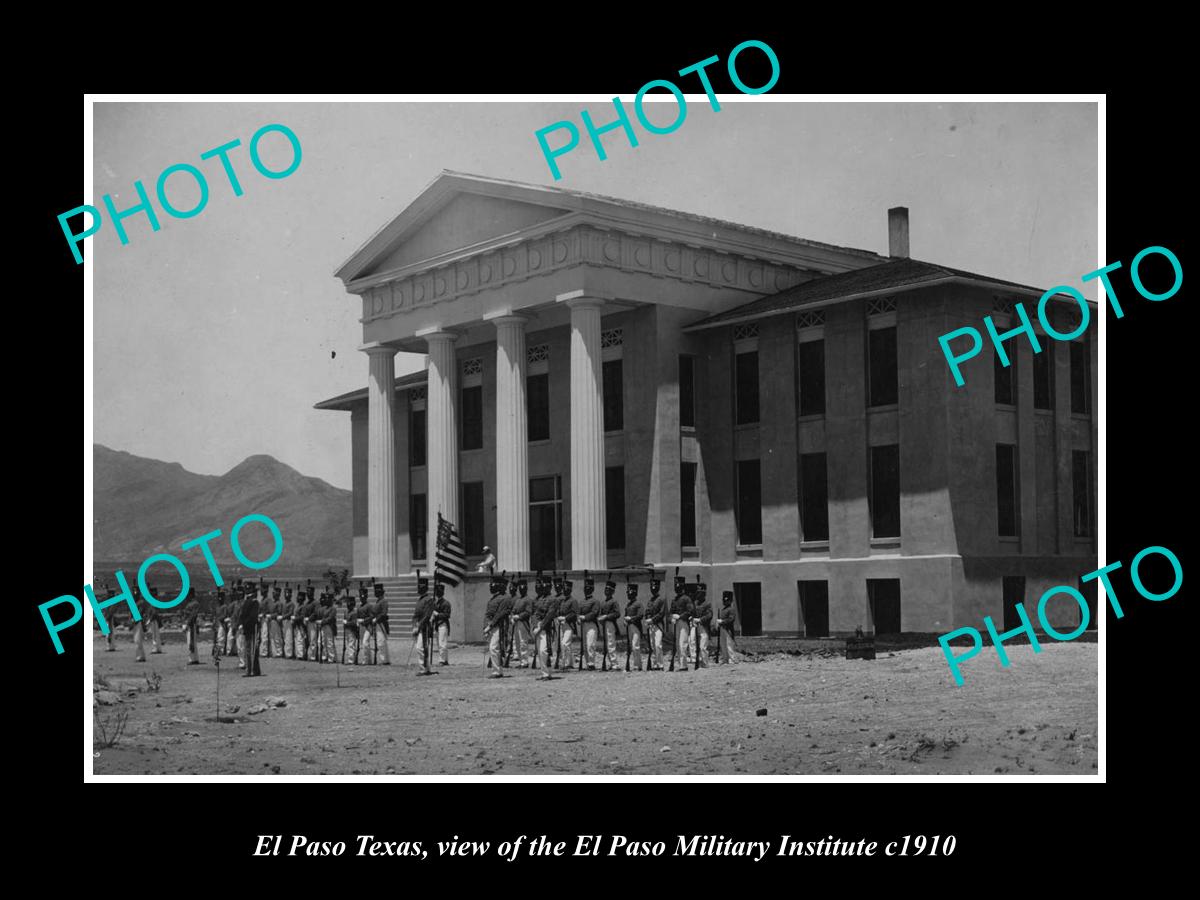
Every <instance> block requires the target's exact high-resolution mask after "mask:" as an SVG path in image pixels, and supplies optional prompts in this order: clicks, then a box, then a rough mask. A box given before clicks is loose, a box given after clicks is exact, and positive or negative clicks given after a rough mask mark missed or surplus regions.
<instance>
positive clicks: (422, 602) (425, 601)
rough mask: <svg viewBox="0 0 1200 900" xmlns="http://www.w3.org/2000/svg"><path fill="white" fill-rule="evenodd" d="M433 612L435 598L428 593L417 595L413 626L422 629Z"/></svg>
mask: <svg viewBox="0 0 1200 900" xmlns="http://www.w3.org/2000/svg"><path fill="white" fill-rule="evenodd" d="M432 614H433V598H432V597H430V596H429V595H428V594H422V595H421V596H419V597H417V605H416V606H414V607H413V628H414V629H420V628H421V627H422V626H423V625H424V624H425V621H426V619H428V618H429V616H430V615H432Z"/></svg>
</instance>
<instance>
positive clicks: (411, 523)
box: [408, 494, 427, 559]
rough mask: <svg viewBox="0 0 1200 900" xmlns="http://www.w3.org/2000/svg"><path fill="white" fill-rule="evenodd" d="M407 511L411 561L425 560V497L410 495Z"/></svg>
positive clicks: (422, 495)
mask: <svg viewBox="0 0 1200 900" xmlns="http://www.w3.org/2000/svg"><path fill="white" fill-rule="evenodd" d="M408 510H409V515H408V533H409V534H410V535H411V536H412V538H411V541H410V543H411V544H412V557H413V559H426V558H427V557H426V556H425V525H426V523H427V519H426V511H425V495H424V494H410V495H409V503H408Z"/></svg>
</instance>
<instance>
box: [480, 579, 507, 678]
mask: <svg viewBox="0 0 1200 900" xmlns="http://www.w3.org/2000/svg"><path fill="white" fill-rule="evenodd" d="M504 588H505V583H504V579H503V578H500V577H498V576H496V575H493V576H492V585H491V589H492V596H491V598H490V599H489V600H488V604H487V608H486V609H485V610H484V613H483V636H484V639H485V640H486V641H487V642H488V661H487V664H488V666H489V667H490V668H491V670H492V671H491V674H490V675H488V677H489V678H503V677H504V672H503V671H502V668H503V665H502V662H501V659H500V656H501V652H502V649H503V636H504V622H505V621H507V618H508V613H507V609H508V608H509V599H508V595H507V594H506V593H505V591H504Z"/></svg>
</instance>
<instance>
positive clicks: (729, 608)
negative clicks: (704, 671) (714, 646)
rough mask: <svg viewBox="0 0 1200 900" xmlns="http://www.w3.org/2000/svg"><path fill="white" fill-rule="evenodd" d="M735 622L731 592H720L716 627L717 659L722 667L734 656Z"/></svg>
mask: <svg viewBox="0 0 1200 900" xmlns="http://www.w3.org/2000/svg"><path fill="white" fill-rule="evenodd" d="M735 621H736V612H735V610H734V606H733V591H722V593H721V614H720V615H719V616H718V617H717V627H718V628H719V629H720V631H719V636H718V647H719V651H720V654H719V656H718V659H719V661H720V662H721V664H722V665H724V664H726V663H728V662H729V661H730V659H731V658H732V657H733V656H734V655H735V650H734V646H733V629H734V622H735Z"/></svg>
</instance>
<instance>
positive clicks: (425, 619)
mask: <svg viewBox="0 0 1200 900" xmlns="http://www.w3.org/2000/svg"><path fill="white" fill-rule="evenodd" d="M433 603H434V601H433V598H432V597H430V596H429V579H428V578H422V577H421V576H417V605H416V606H414V607H413V622H412V634H413V649H412V652H413V653H416V654H417V655H418V656H419V657H420V659H421V663H420V665H421V671H420V672H418V673H417V674H419V675H432V674H433V669H432V668H431V667H430V665H429V657H427V656H426V655H425V629H426V626H427V625H428V624H429V622H430V621H431V620H432V618H433V613H434V607H433Z"/></svg>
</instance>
